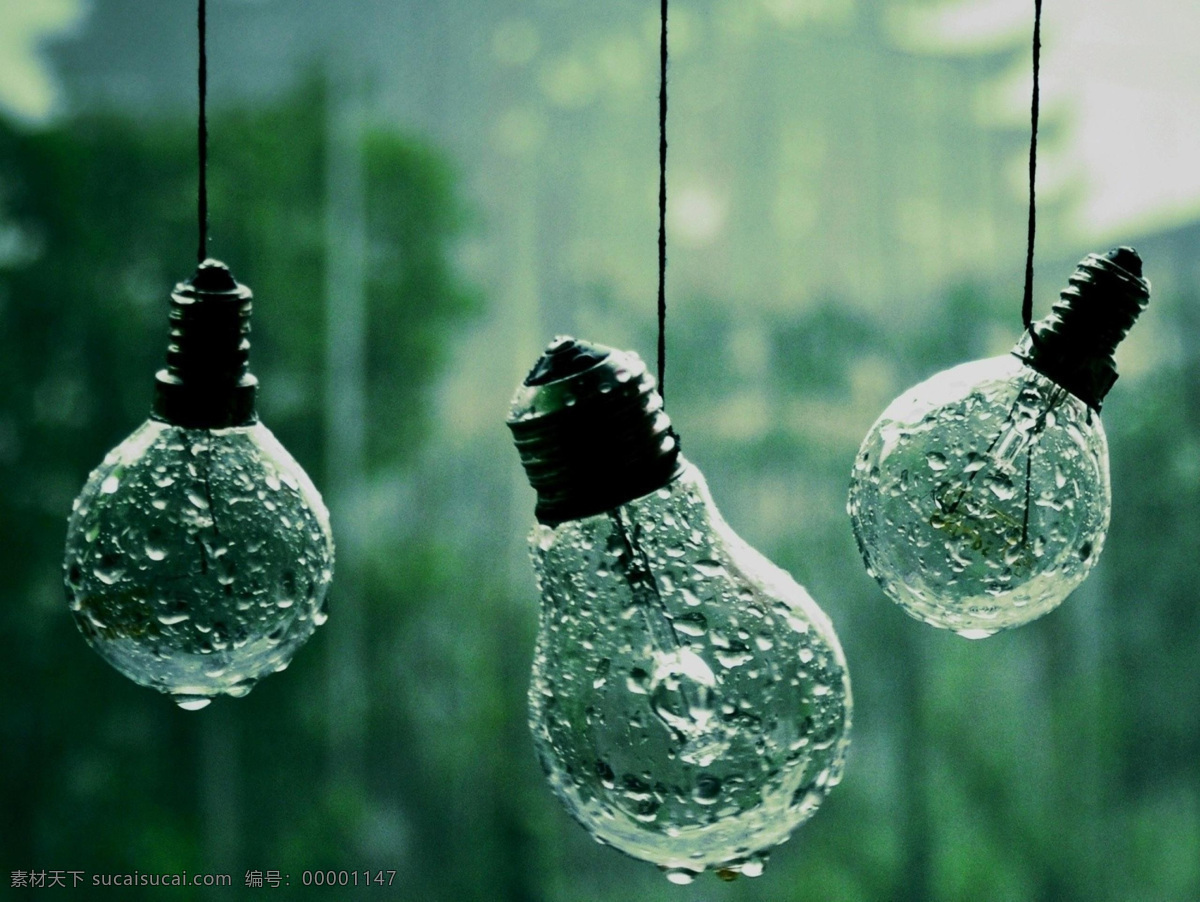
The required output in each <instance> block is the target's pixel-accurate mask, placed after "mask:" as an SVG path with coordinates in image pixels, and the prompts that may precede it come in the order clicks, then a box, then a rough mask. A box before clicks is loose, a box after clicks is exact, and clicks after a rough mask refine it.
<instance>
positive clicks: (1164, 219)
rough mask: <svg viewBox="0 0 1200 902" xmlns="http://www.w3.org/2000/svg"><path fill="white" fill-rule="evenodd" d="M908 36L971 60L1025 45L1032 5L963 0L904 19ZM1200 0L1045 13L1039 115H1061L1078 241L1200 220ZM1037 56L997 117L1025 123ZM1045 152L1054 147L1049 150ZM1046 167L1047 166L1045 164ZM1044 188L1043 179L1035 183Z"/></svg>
mask: <svg viewBox="0 0 1200 902" xmlns="http://www.w3.org/2000/svg"><path fill="white" fill-rule="evenodd" d="M896 25H897V31H898V33H899V34H900V36H901V38H902V40H903V41H904V42H905V43H906V44H908V45H909V46H913V47H917V48H923V49H931V50H932V49H942V50H944V49H946V48H950V49H953V50H956V51H960V52H963V53H971V52H978V51H983V50H988V49H991V48H995V47H1003V46H1012V43H1013V41H1014V40H1017V41H1021V42H1022V43H1023V44H1024V45H1025V46H1028V45H1029V42H1030V40H1031V38H1032V29H1033V4H1032V3H1016V2H1012V0H955V2H951V3H948V4H947V5H945V6H943V7H941V8H940V9H938V10H934V11H932V12H931V13H918V14H915V15H912V16H909V17H906V18H905V19H903V20H900V21H898V22H897V23H896ZM1197 46H1200V3H1198V2H1196V0H1138V2H1136V3H1130V2H1127V0H1054V2H1053V3H1046V4H1045V5H1044V7H1043V11H1042V69H1041V74H1042V110H1043V112H1044V113H1049V114H1053V113H1059V112H1061V113H1063V114H1064V116H1065V121H1066V125H1067V130H1066V134H1065V137H1064V141H1063V142H1062V143H1061V144H1060V145H1058V146H1056V147H1054V148H1053V154H1054V157H1055V163H1056V168H1058V167H1061V169H1062V170H1064V171H1062V172H1060V175H1062V176H1064V177H1066V178H1067V179H1072V178H1078V179H1079V180H1080V182H1081V184H1082V185H1083V189H1084V194H1083V198H1082V200H1081V203H1080V206H1079V208H1078V209H1077V211H1076V226H1077V229H1078V231H1079V235H1080V237H1082V238H1100V237H1105V238H1107V237H1110V236H1113V235H1114V233H1118V232H1120V231H1122V230H1125V231H1127V230H1129V229H1130V228H1138V229H1141V228H1154V227H1166V226H1170V225H1173V224H1176V223H1179V222H1183V221H1186V220H1188V219H1191V218H1194V217H1195V216H1197V215H1200V165H1197V162H1196V161H1197V160H1198V159H1200V65H1198V64H1197V59H1198V57H1197V54H1196V49H1195V48H1196V47H1197ZM1029 93H1030V60H1029V57H1028V55H1025V56H1024V57H1023V59H1022V62H1021V64H1020V65H1019V66H1018V68H1017V69H1015V70H1014V71H1013V72H1012V73H1011V75H1010V76H1009V83H1008V84H1007V85H1005V90H1004V91H1003V94H1002V96H1003V97H1004V98H1006V101H1005V102H1004V108H1003V109H1001V110H996V113H997V114H999V115H1002V116H1003V117H1004V118H1005V119H1006V120H1007V121H1010V122H1028V117H1029ZM1046 150H1047V151H1051V148H1049V147H1047V148H1046ZM1039 162H1040V160H1039ZM1040 185H1041V181H1040V179H1039V187H1040Z"/></svg>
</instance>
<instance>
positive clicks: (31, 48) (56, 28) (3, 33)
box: [0, 0, 85, 119]
mask: <svg viewBox="0 0 1200 902" xmlns="http://www.w3.org/2000/svg"><path fill="white" fill-rule="evenodd" d="M84 12H85V7H84V2H83V0H3V2H0V110H3V111H4V112H7V113H10V114H15V115H17V116H20V117H22V118H25V119H44V118H45V117H46V116H48V115H50V113H51V112H52V111H53V109H54V106H55V101H56V99H57V88H56V86H55V84H54V82H53V80H52V79H51V77H50V72H49V69H48V67H47V66H46V65H45V64H44V63H43V62H42V60H41V58H40V56H39V54H38V48H39V45H40V44H41V42H42V41H43V40H44V39H45V38H47V37H50V36H51V35H54V34H58V33H61V32H63V31H65V30H67V29H69V28H71V27H73V26H75V25H76V24H78V23H79V22H80V21H81V20H82V18H83V14H84Z"/></svg>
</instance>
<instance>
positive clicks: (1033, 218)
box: [1021, 0, 1042, 338]
mask: <svg viewBox="0 0 1200 902" xmlns="http://www.w3.org/2000/svg"><path fill="white" fill-rule="evenodd" d="M1033 10H1034V12H1033V104H1032V110H1031V113H1030V119H1031V124H1030V134H1029V247H1028V249H1027V250H1026V253H1025V298H1024V300H1023V301H1022V303H1021V322H1022V324H1023V325H1024V326H1025V329H1026V330H1027V331H1028V330H1029V327H1030V326H1032V325H1033V240H1034V235H1035V234H1036V232H1037V195H1036V190H1037V189H1036V180H1037V134H1038V95H1039V87H1038V72H1039V70H1040V67H1041V57H1042V0H1033ZM1030 334H1031V335H1032V334H1033V333H1032V332H1030ZM1035 338H1036V336H1035Z"/></svg>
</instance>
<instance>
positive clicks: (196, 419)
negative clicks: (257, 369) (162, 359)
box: [153, 259, 258, 429]
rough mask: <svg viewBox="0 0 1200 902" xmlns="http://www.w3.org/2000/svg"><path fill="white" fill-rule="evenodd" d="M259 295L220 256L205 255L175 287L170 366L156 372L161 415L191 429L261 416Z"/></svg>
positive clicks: (156, 413)
mask: <svg viewBox="0 0 1200 902" xmlns="http://www.w3.org/2000/svg"><path fill="white" fill-rule="evenodd" d="M252 297H253V295H252V293H251V291H250V289H249V288H247V287H246V286H245V285H242V284H241V283H239V282H238V281H237V280H236V279H235V278H234V277H233V274H232V273H230V271H229V268H228V267H227V266H226V265H225V264H224V263H221V262H220V261H219V260H212V259H209V260H205V261H204V262H203V263H201V264H200V265H199V266H198V267H197V268H196V273H195V275H193V276H192V278H191V279H189V280H188V281H187V282H180V283H179V284H178V285H176V286H175V290H174V291H173V292H172V293H171V312H170V320H169V322H170V338H169V341H168V344H167V366H166V368H165V369H162V370H159V371H158V373H157V374H156V376H155V392H154V411H153V416H154V418H155V419H157V420H162V421H163V422H166V423H170V424H171V425H173V426H182V427H184V428H186V429H225V428H229V427H233V426H247V425H250V424H251V423H253V422H255V420H256V419H257V415H256V414H255V410H254V398H255V391H256V389H257V387H258V379H256V378H255V377H254V376H253V375H252V374H251V373H250V370H249V364H250V313H251V306H252V305H251V299H252Z"/></svg>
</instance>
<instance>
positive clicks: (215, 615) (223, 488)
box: [63, 260, 333, 710]
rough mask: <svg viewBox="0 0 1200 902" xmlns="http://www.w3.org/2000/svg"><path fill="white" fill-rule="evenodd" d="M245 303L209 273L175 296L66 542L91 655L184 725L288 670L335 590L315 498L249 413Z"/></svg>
mask: <svg viewBox="0 0 1200 902" xmlns="http://www.w3.org/2000/svg"><path fill="white" fill-rule="evenodd" d="M250 297H251V295H250V291H249V289H247V288H246V287H245V286H243V285H240V284H238V283H237V282H236V281H235V280H234V278H233V276H232V275H231V274H230V273H229V270H228V269H226V268H225V266H224V264H222V263H219V262H217V261H214V260H206V261H205V262H204V263H203V264H201V266H200V268H199V269H198V270H197V271H196V275H195V276H193V278H192V279H191V281H189V282H186V283H183V284H180V285H177V286H176V288H175V292H174V293H173V295H172V299H171V300H172V304H171V343H170V347H169V349H168V353H167V368H166V369H164V370H162V371H160V372H159V373H158V376H157V381H156V386H155V388H156V394H155V403H154V411H153V414H152V415H151V418H150V419H149V420H148V421H147V422H146V423H144V424H143V425H142V426H141V427H139V428H138V429H137V430H136V431H135V432H134V433H133V434H132V435H131V436H129V438H127V439H126V440H125V441H123V442H122V443H121V444H120V445H118V446H117V447H116V448H114V449H113V450H112V451H111V452H109V454H108V456H107V457H105V458H104V461H103V463H101V464H100V466H99V467H97V468H96V470H95V471H93V472H92V474H91V476H90V477H89V478H88V481H87V484H86V485H85V486H84V487H83V491H82V492H81V493H80V495H79V497H78V498H77V499H76V500H75V506H74V509H73V511H72V513H71V518H70V522H69V525H68V530H67V547H66V557H65V561H64V564H63V570H64V578H65V582H66V590H67V599H68V603H69V605H70V608H71V611H72V613H73V614H74V615H75V622H76V624H77V625H78V626H79V629H80V631H81V632H82V633H83V635H84V637H85V638H86V639H87V641H88V643H89V644H90V645H91V646H92V648H94V649H95V650H96V651H97V652H98V653H99V654H100V656H101V657H103V658H104V659H105V660H106V661H108V662H109V663H110V664H112V666H113V667H115V668H116V669H117V670H119V671H120V672H121V673H123V674H125V676H127V677H129V678H130V679H131V680H133V681H134V682H136V683H139V684H141V685H143V686H149V687H152V688H154V689H158V690H160V691H162V692H166V693H168V694H170V695H171V696H172V697H173V698H174V699H175V701H176V702H177V703H178V704H179V705H180V706H181V707H184V708H187V709H189V710H195V709H199V708H203V707H204V706H205V705H207V704H208V703H209V701H210V700H211V699H212V698H213V697H214V696H217V695H231V696H235V697H237V696H242V695H245V694H246V693H247V692H249V691H250V689H251V687H252V686H253V685H254V683H255V682H256V681H257V680H259V679H260V678H262V677H263V676H266V675H267V674H269V673H273V672H275V671H278V670H283V669H284V668H285V667H287V665H288V663H289V662H290V661H291V659H292V656H293V655H294V654H295V653H296V650H297V649H298V648H299V647H300V646H301V645H303V644H304V642H305V641H307V639H308V638H309V636H311V635H312V632H313V630H314V629H315V628H316V627H317V626H319V625H320V624H321V623H323V622H324V621H325V616H326V615H325V609H324V603H325V595H326V592H327V591H328V589H329V583H330V580H331V579H332V570H333V538H332V535H331V533H330V530H329V515H328V513H327V512H326V510H325V505H324V504H323V503H322V501H321V496H320V494H319V493H318V492H317V490H316V488H315V487H314V486H313V484H312V481H311V480H310V479H309V478H308V476H307V474H305V472H304V470H303V469H301V468H300V465H299V464H297V463H296V461H295V460H294V459H293V458H292V456H291V455H290V454H288V452H287V451H286V450H284V448H283V446H282V445H280V444H279V442H278V440H277V439H276V438H275V436H273V435H272V434H271V432H270V431H269V430H268V429H267V428H266V427H265V426H263V425H262V424H261V423H260V422H258V419H257V417H256V416H255V413H254V394H255V388H256V386H257V380H256V379H255V378H254V376H252V375H250V374H249V372H248V371H247V356H248V351H249V341H248V337H247V336H248V333H249V316H250Z"/></svg>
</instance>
